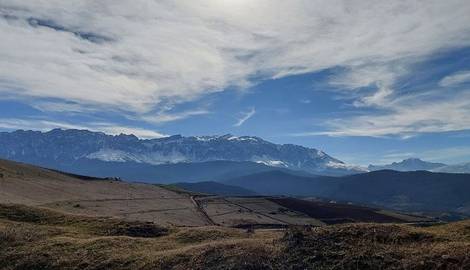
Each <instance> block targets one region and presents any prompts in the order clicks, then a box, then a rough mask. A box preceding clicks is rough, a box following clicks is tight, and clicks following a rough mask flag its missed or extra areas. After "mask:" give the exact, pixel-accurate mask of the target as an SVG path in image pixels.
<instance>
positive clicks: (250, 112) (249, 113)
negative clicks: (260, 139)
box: [233, 107, 256, 127]
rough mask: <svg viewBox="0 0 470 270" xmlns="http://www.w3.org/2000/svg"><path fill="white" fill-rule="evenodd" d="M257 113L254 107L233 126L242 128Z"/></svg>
mask: <svg viewBox="0 0 470 270" xmlns="http://www.w3.org/2000/svg"><path fill="white" fill-rule="evenodd" d="M255 113H256V109H255V108H254V107H253V108H251V109H250V110H249V111H246V112H242V113H241V115H242V116H241V117H240V118H239V119H238V121H237V122H236V123H235V124H234V125H233V126H234V127H240V126H242V125H243V124H244V123H245V122H246V121H247V120H248V119H250V118H251V117H253V116H254V115H255Z"/></svg>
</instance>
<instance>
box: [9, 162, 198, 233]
mask: <svg viewBox="0 0 470 270" xmlns="http://www.w3.org/2000/svg"><path fill="white" fill-rule="evenodd" d="M0 174H2V176H3V177H1V178H0V203H14V204H24V205H30V206H42V207H47V208H51V209H58V210H61V211H64V212H68V213H74V214H81V215H91V216H113V217H119V218H124V219H127V220H142V221H152V222H156V223H158V224H174V225H186V226H204V225H207V224H206V222H205V220H204V218H203V217H201V215H200V213H199V212H198V211H197V210H196V209H195V207H194V205H193V203H192V202H191V200H190V196H189V195H187V194H183V193H176V192H173V191H170V190H167V189H164V188H161V187H157V186H153V185H148V184H136V183H126V182H122V181H110V180H82V179H78V178H75V177H72V176H69V175H66V174H62V173H59V172H54V171H50V170H46V169H41V168H38V167H34V166H30V165H26V164H20V163H16V162H11V161H5V160H0Z"/></svg>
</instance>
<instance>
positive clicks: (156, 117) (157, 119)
mask: <svg viewBox="0 0 470 270" xmlns="http://www.w3.org/2000/svg"><path fill="white" fill-rule="evenodd" d="M209 113H210V111H208V110H206V109H197V110H188V111H183V112H176V113H168V112H165V111H163V112H159V113H155V114H147V115H145V116H142V117H140V120H143V121H146V122H149V123H153V124H160V123H166V122H172V121H176V120H182V119H186V118H189V117H192V116H196V115H204V114H209Z"/></svg>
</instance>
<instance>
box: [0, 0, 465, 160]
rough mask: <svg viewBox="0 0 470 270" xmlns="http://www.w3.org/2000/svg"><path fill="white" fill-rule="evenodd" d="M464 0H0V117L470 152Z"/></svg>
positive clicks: (458, 155)
mask: <svg viewBox="0 0 470 270" xmlns="http://www.w3.org/2000/svg"><path fill="white" fill-rule="evenodd" d="M468 14H470V2H468V1H466V0H447V1H442V0H440V1H433V0H426V1H417V0H414V1H406V0H401V1H385V0H383V1H367V0H360V1H355V0H349V1H340V0H328V1H326V0H325V1H315V0H305V1H301V0H291V1H282V0H200V1H194V0H185V1H183V0H174V1H173V0H172V1H166V0H161V1H154V0H132V1H131V0H129V1H124V0H103V1H87V0H76V1H61V0H43V1H41V0H37V1H19V0H16V1H13V0H0V34H1V40H0V130H3V131H11V130H16V129H27V130H29V129H32V130H42V131H47V130H50V129H53V128H63V129H66V128H78V129H89V130H93V131H102V132H106V133H109V134H120V133H126V134H130V133H132V134H135V135H137V136H138V137H141V138H157V137H163V136H168V135H173V134H182V135H185V136H190V135H217V134H219V135H222V134H228V133H230V134H234V135H252V136H259V137H262V138H264V139H266V140H269V141H272V142H275V143H293V144H300V145H304V146H307V147H313V148H317V149H321V150H323V151H325V152H327V153H328V154H330V155H332V156H334V157H336V158H338V159H340V160H343V161H345V162H348V163H351V164H356V165H367V164H370V163H372V164H384V163H389V162H392V161H399V160H401V159H405V158H410V157H419V158H423V159H425V160H429V161H436V162H437V161H438V162H446V163H463V162H470V16H468Z"/></svg>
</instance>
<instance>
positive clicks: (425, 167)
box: [368, 158, 470, 173]
mask: <svg viewBox="0 0 470 270" xmlns="http://www.w3.org/2000/svg"><path fill="white" fill-rule="evenodd" d="M368 170H369V171H380V170H394V171H400V172H407V171H430V172H446V173H470V163H464V164H457V165H447V164H444V163H435V162H428V161H423V160H421V159H419V158H408V159H405V160H402V161H400V162H393V163H391V164H385V165H369V167H368Z"/></svg>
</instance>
